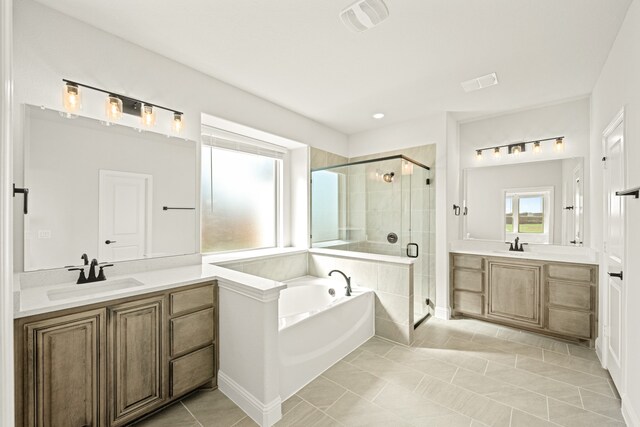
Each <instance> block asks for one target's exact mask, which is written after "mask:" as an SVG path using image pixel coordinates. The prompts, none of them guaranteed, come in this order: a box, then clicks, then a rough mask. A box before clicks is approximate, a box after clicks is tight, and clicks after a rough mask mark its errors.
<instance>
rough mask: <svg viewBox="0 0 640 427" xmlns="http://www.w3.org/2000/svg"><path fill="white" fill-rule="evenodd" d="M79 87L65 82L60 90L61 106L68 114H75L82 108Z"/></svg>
mask: <svg viewBox="0 0 640 427" xmlns="http://www.w3.org/2000/svg"><path fill="white" fill-rule="evenodd" d="M81 101H82V99H81V94H80V87H78V85H77V84H75V83H69V82H65V84H64V87H63V88H62V104H63V105H64V109H65V110H67V112H69V113H75V112H77V111H78V110H80V108H82V103H81Z"/></svg>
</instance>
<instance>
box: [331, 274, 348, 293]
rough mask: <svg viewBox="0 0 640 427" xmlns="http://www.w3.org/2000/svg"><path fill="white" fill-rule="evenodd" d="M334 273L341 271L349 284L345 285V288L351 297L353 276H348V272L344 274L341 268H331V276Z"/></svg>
mask: <svg viewBox="0 0 640 427" xmlns="http://www.w3.org/2000/svg"><path fill="white" fill-rule="evenodd" d="M333 273H340V274H342V277H344V280H345V281H346V282H347V286H345V289H346V290H347V291H346V293H345V295H346V296H348V297H350V296H351V277H347V275H346V274H344V273H343V272H342V271H340V270H331V271H330V272H329V276H331V275H332V274H333Z"/></svg>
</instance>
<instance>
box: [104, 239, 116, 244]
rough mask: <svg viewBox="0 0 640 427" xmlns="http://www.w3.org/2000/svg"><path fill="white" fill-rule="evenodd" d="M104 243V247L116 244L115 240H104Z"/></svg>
mask: <svg viewBox="0 0 640 427" xmlns="http://www.w3.org/2000/svg"><path fill="white" fill-rule="evenodd" d="M104 243H105V245H110V244H112V243H116V241H115V240H105V242H104Z"/></svg>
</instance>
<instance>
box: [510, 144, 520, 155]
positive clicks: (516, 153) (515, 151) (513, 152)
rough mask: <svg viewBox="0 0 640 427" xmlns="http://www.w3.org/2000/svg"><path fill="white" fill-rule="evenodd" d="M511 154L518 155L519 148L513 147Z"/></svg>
mask: <svg viewBox="0 0 640 427" xmlns="http://www.w3.org/2000/svg"><path fill="white" fill-rule="evenodd" d="M511 154H515V155H516V156H517V155H518V154H520V147H519V146H517V145H516V146H515V147H513V148H512V149H511Z"/></svg>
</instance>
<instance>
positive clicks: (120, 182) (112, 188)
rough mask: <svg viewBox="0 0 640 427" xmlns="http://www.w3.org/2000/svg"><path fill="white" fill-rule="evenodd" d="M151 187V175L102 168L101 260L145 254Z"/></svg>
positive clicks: (129, 257)
mask: <svg viewBox="0 0 640 427" xmlns="http://www.w3.org/2000/svg"><path fill="white" fill-rule="evenodd" d="M151 187H152V176H151V175H145V174H137V173H129V172H118V171H105V170H101V171H100V201H99V206H100V207H99V210H100V212H99V216H98V217H99V225H98V228H99V233H98V259H99V261H109V262H111V261H123V260H128V259H138V258H143V257H144V256H145V255H146V253H147V250H148V246H149V245H148V243H149V239H150V227H151V209H150V206H151V194H152V193H151Z"/></svg>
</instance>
